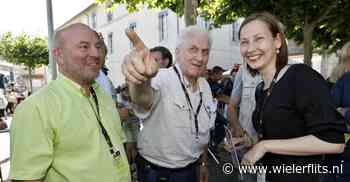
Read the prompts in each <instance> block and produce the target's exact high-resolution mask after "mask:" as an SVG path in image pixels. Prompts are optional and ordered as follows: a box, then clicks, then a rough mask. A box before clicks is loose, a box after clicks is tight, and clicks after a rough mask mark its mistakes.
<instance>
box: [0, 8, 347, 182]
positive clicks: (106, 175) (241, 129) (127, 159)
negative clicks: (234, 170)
mask: <svg viewBox="0 0 350 182" xmlns="http://www.w3.org/2000/svg"><path fill="white" fill-rule="evenodd" d="M129 38H130V40H131V41H132V42H133V44H134V46H135V49H133V50H132V51H131V52H129V53H128V54H127V55H126V56H125V59H124V61H123V64H122V73H123V75H124V76H125V79H126V83H125V84H123V85H120V86H119V87H117V88H114V86H113V84H112V82H111V80H110V78H109V77H108V68H107V67H106V66H105V58H106V54H107V48H106V45H105V44H104V41H103V37H102V36H101V35H100V34H99V33H97V32H95V31H94V30H92V29H91V28H89V27H88V26H87V25H84V24H81V23H77V24H72V25H69V26H67V27H65V28H62V29H60V30H58V31H57V32H56V33H55V37H54V46H53V55H54V56H55V59H56V60H57V64H58V68H59V72H60V74H59V76H58V78H57V79H56V80H54V81H52V82H50V83H49V84H48V85H46V86H45V87H43V88H41V89H40V90H39V91H37V92H36V93H35V94H33V95H32V96H30V97H29V98H28V99H26V100H25V101H24V102H23V103H22V104H20V105H19V106H18V107H17V108H16V110H15V114H14V117H13V121H12V125H11V132H10V135H11V169H10V179H12V180H15V181H33V182H36V181H48V182H50V181H76V182H79V181H84V182H88V181H120V182H128V181H139V182H160V181H164V182H178V181H181V182H197V181H200V182H207V181H208V178H209V175H210V174H209V170H208V157H209V156H208V150H213V151H214V153H215V150H216V149H217V147H218V146H219V144H225V149H226V150H227V152H238V157H239V160H240V165H242V166H254V165H262V166H266V167H267V169H268V170H270V169H272V168H273V167H274V166H284V165H290V166H292V165H295V166H300V167H303V166H308V165H310V164H312V165H314V164H320V165H325V166H329V168H331V167H332V166H337V165H344V166H343V172H342V173H339V174H323V175H321V174H320V173H314V172H312V171H304V172H303V173H288V174H287V173H285V174H278V173H266V181H267V182H280V181H285V182H289V181H291V182H295V181H298V182H304V181H305V182H313V181H315V182H316V181H320V180H321V181H323V182H335V181H349V173H350V168H349V167H350V165H349V164H350V153H349V146H348V145H349V142H347V141H348V139H349V138H350V137H349V136H348V135H346V137H344V134H346V133H348V131H347V127H346V125H347V124H350V123H349V122H348V121H349V119H350V100H349V98H350V97H349V96H348V94H347V93H349V91H348V90H349V88H350V86H349V84H348V82H349V81H350V73H347V72H348V71H349V70H350V69H349V68H350V66H349V65H350V44H349V43H348V44H346V45H345V46H344V48H343V50H342V55H341V61H340V65H341V66H342V69H338V70H344V71H343V73H341V74H338V75H342V76H337V79H336V80H333V82H334V84H328V83H327V81H326V80H325V79H323V77H322V76H321V75H320V74H319V73H317V72H316V71H314V70H313V69H312V68H310V67H308V66H306V65H303V64H295V65H289V64H288V48H287V43H286V39H285V35H284V32H283V29H282V27H281V23H280V22H279V21H278V20H277V19H276V18H275V17H274V16H273V15H271V14H269V13H257V14H252V15H251V16H249V17H246V18H245V20H244V21H243V22H242V25H241V27H240V29H239V39H240V53H241V56H242V59H243V63H242V65H240V66H239V65H234V66H232V68H233V69H231V70H228V72H229V73H228V74H226V75H225V74H224V72H225V71H226V70H224V69H223V68H222V67H220V66H215V67H213V68H212V69H209V70H208V69H207V64H208V62H209V54H210V50H211V45H212V40H211V37H210V35H209V33H208V32H207V31H206V30H203V29H201V28H199V27H197V26H189V27H187V28H185V29H184V30H183V31H182V32H181V33H180V35H179V36H178V41H177V44H176V49H175V54H174V58H175V59H174V60H173V56H172V54H171V52H170V51H169V50H168V49H167V48H166V47H162V46H157V47H154V48H151V49H148V48H147V47H146V46H145V45H144V44H143V42H142V41H141V40H140V39H138V38H135V37H131V36H130V35H129ZM48 101H49V102H48ZM1 111H3V109H2V110H1ZM346 121H347V122H346ZM226 128H228V130H229V132H226ZM227 133H229V134H230V136H228V135H227ZM214 155H215V154H214ZM344 161H345V162H344ZM242 175H243V178H241V179H232V181H238V180H241V181H245V182H254V181H257V176H258V175H259V174H256V173H247V174H242Z"/></svg>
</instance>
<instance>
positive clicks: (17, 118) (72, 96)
mask: <svg viewBox="0 0 350 182" xmlns="http://www.w3.org/2000/svg"><path fill="white" fill-rule="evenodd" d="M93 88H94V90H95V92H96V95H97V97H98V102H99V106H100V114H101V120H102V121H101V122H102V124H103V126H104V127H105V128H106V130H107V132H108V135H109V136H110V138H111V141H112V143H113V145H114V146H116V147H117V148H118V149H119V150H120V151H121V155H120V157H119V158H118V159H113V157H112V155H111V154H110V152H109V147H108V145H107V143H106V140H105V138H104V136H103V134H102V132H101V128H100V126H99V124H98V122H97V119H96V116H95V114H94V111H93V108H92V107H91V106H95V103H94V100H93V97H92V96H90V97H86V96H84V95H83V94H82V92H81V87H80V86H79V85H78V84H76V83H75V82H73V81H71V80H69V79H67V78H65V77H64V76H63V75H59V77H58V79H57V80H55V81H52V82H50V83H49V84H48V85H47V86H45V87H44V88H42V89H41V90H39V91H38V92H37V93H35V94H34V95H32V96H31V97H29V98H27V99H26V100H25V101H24V102H23V103H21V104H20V105H19V106H18V108H17V109H16V111H15V114H14V118H13V121H12V125H11V132H10V136H11V169H10V179H13V180H35V179H42V180H43V181H46V182H68V181H70V182H90V181H91V182H96V181H106V182H128V181H130V180H131V178H130V172H129V166H128V162H127V158H126V155H125V151H124V148H123V142H124V140H125V136H124V133H123V131H122V128H121V124H120V119H119V115H118V113H117V110H116V108H115V105H114V104H113V101H112V100H111V98H110V97H108V95H106V93H105V92H104V91H103V90H102V89H101V88H100V87H99V86H98V84H93ZM89 102H91V103H92V104H93V105H90V103H89ZM94 109H95V108H94Z"/></svg>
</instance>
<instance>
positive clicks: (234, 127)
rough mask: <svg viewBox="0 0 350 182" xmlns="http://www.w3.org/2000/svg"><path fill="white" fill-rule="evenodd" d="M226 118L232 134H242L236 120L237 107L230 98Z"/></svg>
mask: <svg viewBox="0 0 350 182" xmlns="http://www.w3.org/2000/svg"><path fill="white" fill-rule="evenodd" d="M227 110H228V115H227V116H228V119H229V126H230V129H231V131H233V132H234V133H232V135H234V136H241V135H242V134H243V131H242V128H241V126H240V124H239V122H238V114H237V113H238V109H237V106H236V104H235V103H234V102H233V101H232V100H231V101H230V103H229V105H228V107H227Z"/></svg>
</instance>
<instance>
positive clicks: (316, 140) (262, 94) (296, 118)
mask: <svg viewBox="0 0 350 182" xmlns="http://www.w3.org/2000/svg"><path fill="white" fill-rule="evenodd" d="M239 40H240V52H241V55H242V57H243V60H244V61H245V62H246V63H247V64H248V69H251V70H252V71H254V72H259V74H260V75H261V77H262V80H263V82H261V83H260V84H259V85H258V86H257V88H256V93H255V96H256V107H255V110H254V112H253V117H252V118H253V119H252V120H253V124H254V128H255V130H256V131H257V134H258V140H259V141H258V142H257V143H256V144H254V145H253V146H252V148H251V149H250V150H249V151H248V152H247V153H245V154H244V156H243V158H242V161H241V164H242V165H255V164H257V163H258V164H260V163H261V164H262V165H263V166H267V167H268V170H271V171H272V167H273V166H283V165H285V166H294V167H295V166H300V167H298V168H303V167H304V166H308V165H315V164H319V163H320V161H321V160H322V154H331V153H341V152H343V150H344V132H345V125H344V122H343V120H342V117H341V116H340V114H339V113H338V112H337V111H336V108H335V107H334V104H332V103H333V101H332V100H331V96H330V92H329V89H328V86H327V83H326V81H325V80H324V79H323V77H322V76H321V75H320V74H319V73H317V72H316V71H314V70H313V69H312V68H310V67H308V66H307V65H304V64H295V65H291V66H289V65H287V62H288V48H287V44H286V40H285V36H284V33H283V31H282V28H281V26H280V22H279V21H278V20H277V19H276V18H275V17H274V16H273V15H271V14H269V13H266V12H265V13H256V14H252V15H250V16H248V17H247V18H245V20H244V21H243V22H242V24H241V27H240V30H239ZM240 142H242V140H239V139H237V140H236V141H235V143H236V144H239V143H240ZM303 170H304V171H303V172H301V173H299V172H294V173H293V172H292V173H288V174H287V173H283V174H278V173H274V172H273V171H272V172H271V173H266V180H267V181H269V182H281V181H283V182H295V181H298V182H316V181H319V174H315V173H313V172H312V171H311V170H307V169H305V167H304V169H303Z"/></svg>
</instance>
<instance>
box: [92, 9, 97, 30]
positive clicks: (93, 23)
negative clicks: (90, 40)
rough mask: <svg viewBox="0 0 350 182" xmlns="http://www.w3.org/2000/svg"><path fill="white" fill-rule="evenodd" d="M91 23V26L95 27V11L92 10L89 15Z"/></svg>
mask: <svg viewBox="0 0 350 182" xmlns="http://www.w3.org/2000/svg"><path fill="white" fill-rule="evenodd" d="M91 25H92V28H96V25H97V17H96V13H95V12H93V13H92V15H91Z"/></svg>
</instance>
